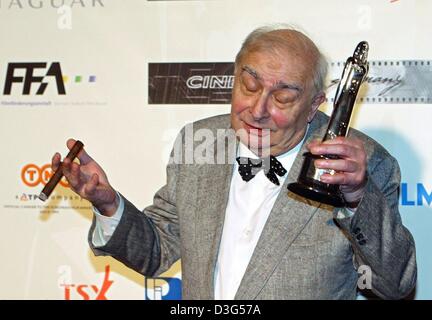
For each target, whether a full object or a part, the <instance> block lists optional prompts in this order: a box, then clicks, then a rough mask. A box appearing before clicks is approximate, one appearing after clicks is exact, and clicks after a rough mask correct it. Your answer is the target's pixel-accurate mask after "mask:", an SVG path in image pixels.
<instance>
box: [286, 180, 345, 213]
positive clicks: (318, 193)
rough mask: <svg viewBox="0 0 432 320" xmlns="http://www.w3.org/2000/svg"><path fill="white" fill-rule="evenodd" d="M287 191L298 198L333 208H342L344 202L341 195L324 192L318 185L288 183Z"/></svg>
mask: <svg viewBox="0 0 432 320" xmlns="http://www.w3.org/2000/svg"><path fill="white" fill-rule="evenodd" d="M288 190H290V191H291V192H294V193H295V194H298V195H299V196H302V197H305V198H308V199H311V200H314V201H318V202H322V203H325V204H328V205H331V206H334V207H344V206H345V201H344V199H343V198H342V196H341V194H339V193H336V194H335V193H334V192H332V191H329V190H325V189H323V188H320V187H319V185H314V186H310V185H306V184H302V183H299V182H295V183H290V184H289V185H288Z"/></svg>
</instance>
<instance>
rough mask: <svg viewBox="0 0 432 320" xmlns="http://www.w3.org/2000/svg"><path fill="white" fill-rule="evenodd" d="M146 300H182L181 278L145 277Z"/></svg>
mask: <svg viewBox="0 0 432 320" xmlns="http://www.w3.org/2000/svg"><path fill="white" fill-rule="evenodd" d="M144 290H145V299H146V300H181V298H182V295H181V280H180V279H179V278H168V277H160V278H145V285H144Z"/></svg>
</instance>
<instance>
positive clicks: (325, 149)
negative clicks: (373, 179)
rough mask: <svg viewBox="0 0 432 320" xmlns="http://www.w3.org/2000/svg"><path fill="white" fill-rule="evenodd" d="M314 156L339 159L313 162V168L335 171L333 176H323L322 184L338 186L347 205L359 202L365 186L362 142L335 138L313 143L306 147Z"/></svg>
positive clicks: (354, 139) (364, 162)
mask: <svg viewBox="0 0 432 320" xmlns="http://www.w3.org/2000/svg"><path fill="white" fill-rule="evenodd" d="M308 148H309V150H310V152H311V153H312V154H314V155H335V156H337V157H338V158H339V159H318V160H315V167H317V168H320V169H330V170H335V173H334V174H333V175H331V174H328V173H326V174H323V175H322V176H321V177H320V180H321V181H322V182H324V183H329V184H339V185H340V190H341V192H342V193H343V195H344V198H345V200H346V202H347V203H348V204H354V207H356V204H358V202H359V201H360V200H361V198H362V197H363V194H364V189H365V185H366V165H367V160H366V158H367V157H366V151H365V148H364V145H363V142H362V141H361V140H359V139H356V138H346V137H337V138H335V139H333V140H327V141H324V142H320V141H313V142H311V143H310V144H309V145H308Z"/></svg>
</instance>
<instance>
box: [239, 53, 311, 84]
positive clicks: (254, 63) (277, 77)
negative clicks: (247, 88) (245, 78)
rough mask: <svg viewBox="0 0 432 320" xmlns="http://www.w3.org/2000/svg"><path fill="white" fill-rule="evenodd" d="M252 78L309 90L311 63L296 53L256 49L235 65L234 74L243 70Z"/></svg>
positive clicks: (302, 55)
mask: <svg viewBox="0 0 432 320" xmlns="http://www.w3.org/2000/svg"><path fill="white" fill-rule="evenodd" d="M245 69H246V71H248V72H249V73H251V74H252V75H254V77H256V78H258V79H262V80H264V81H266V82H267V81H269V82H270V83H273V82H274V83H277V82H284V83H290V84H293V85H295V86H300V87H302V88H303V89H304V90H307V89H309V88H310V87H311V86H312V82H313V74H314V73H313V63H311V62H310V61H308V59H307V58H305V55H304V54H301V53H299V52H296V51H291V50H285V49H277V48H275V47H271V48H263V47H260V48H256V49H254V50H249V51H247V52H246V54H244V55H243V57H242V59H241V60H240V61H239V62H238V65H236V74H237V75H240V74H241V73H242V72H243V71H244V70H245Z"/></svg>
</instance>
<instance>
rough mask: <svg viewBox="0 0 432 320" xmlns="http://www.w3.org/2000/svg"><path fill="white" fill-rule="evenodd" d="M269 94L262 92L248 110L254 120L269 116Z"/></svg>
mask: <svg viewBox="0 0 432 320" xmlns="http://www.w3.org/2000/svg"><path fill="white" fill-rule="evenodd" d="M268 103H269V95H267V94H266V93H264V92H263V93H262V94H261V95H260V96H259V97H258V99H257V100H256V101H255V103H254V105H253V106H252V107H251V109H250V112H251V114H252V117H253V118H254V120H256V121H259V120H262V119H266V118H268V117H270V114H269V112H268Z"/></svg>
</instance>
